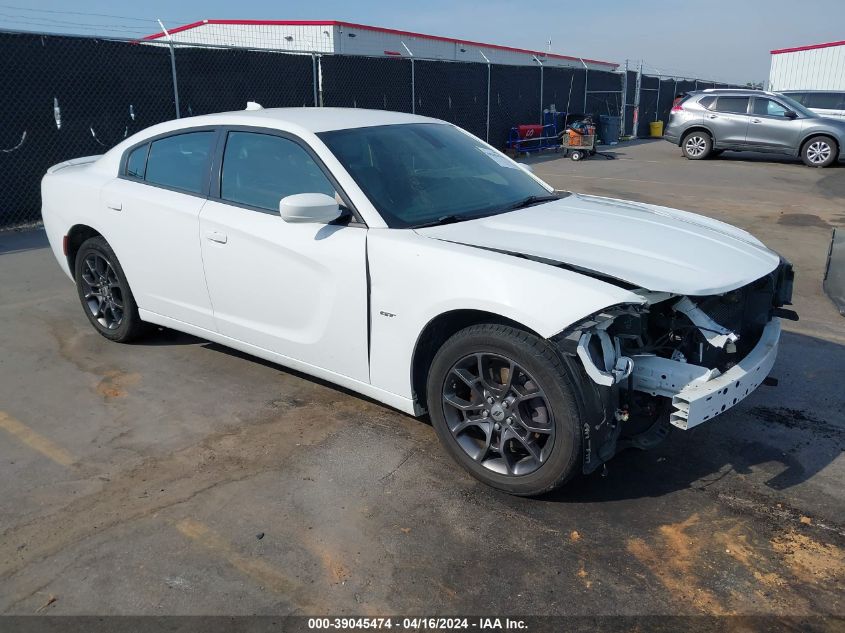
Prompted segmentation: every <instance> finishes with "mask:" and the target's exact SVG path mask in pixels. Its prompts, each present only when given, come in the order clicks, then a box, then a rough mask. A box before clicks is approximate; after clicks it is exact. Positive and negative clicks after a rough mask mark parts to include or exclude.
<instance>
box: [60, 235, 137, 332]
mask: <svg viewBox="0 0 845 633" xmlns="http://www.w3.org/2000/svg"><path fill="white" fill-rule="evenodd" d="M74 268H75V275H74V277H75V278H76V289H77V292H78V293H79V300H80V302H81V303H82V309H83V310H84V311H85V316H87V317H88V320H89V321H90V322H91V325H93V326H94V329H95V330H97V332H99V333H100V334H102V335H103V336H104V337H106V338H107V339H109V340H111V341H116V342H118V343H126V342H128V341H130V340H132V339H134V338H137V337H138V335H140V334H141V333H143V332H144V330H145V329H146V324H145V323H144V322H143V321H141V317H140V316H139V315H138V306H137V305H136V304H135V297H134V296H133V295H132V291H131V290H130V289H129V284H128V283H127V281H126V275H125V274H124V273H123V268H122V267H121V266H120V262H119V261H118V260H117V256H116V255H115V254H114V251H113V250H112V248H111V246H109V243H108V242H107V241H106V240H105V239H103V238H102V237H99V236H98V237H92V238H90V239H87V240H85V242H83V243H82V246H81V247H80V248H79V252H78V253H77V255H76V262H75V267H74Z"/></svg>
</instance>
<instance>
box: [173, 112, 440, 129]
mask: <svg viewBox="0 0 845 633" xmlns="http://www.w3.org/2000/svg"><path fill="white" fill-rule="evenodd" d="M403 123H444V122H443V121H440V120H438V119H432V118H429V117H423V116H417V115H414V114H406V113H404V112H391V111H388V110H366V109H363V108H260V107H259V108H258V109H254V110H236V111H234V112H218V113H215V114H205V115H200V116H194V117H190V118H184V119H176V120H173V121H168V122H167V123H165V124H162V125H167V126H170V127H172V129H179V128H183V127H199V126H205V125H247V126H259V127H269V128H279V129H281V130H290V129H292V128H298V129H300V130H307V131H309V132H313V133H318V132H328V131H331V130H348V129H350V128H360V127H372V126H376V125H398V124H403Z"/></svg>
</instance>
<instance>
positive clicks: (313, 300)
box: [200, 129, 369, 382]
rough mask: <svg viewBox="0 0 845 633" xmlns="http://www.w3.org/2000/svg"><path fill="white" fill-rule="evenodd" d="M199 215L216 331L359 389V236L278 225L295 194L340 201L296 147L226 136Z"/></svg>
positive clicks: (330, 182)
mask: <svg viewBox="0 0 845 633" xmlns="http://www.w3.org/2000/svg"><path fill="white" fill-rule="evenodd" d="M213 173H214V176H213V179H212V188H211V197H210V199H209V201H208V202H207V203H206V205H205V207H204V208H203V210H202V213H201V214H200V241H201V243H202V247H201V248H202V260H203V263H204V267H205V279H206V282H207V284H208V291H209V294H210V296H211V302H212V305H213V306H214V319H215V322H216V325H217V330H218V331H219V332H220V333H221V334H223V335H225V336H227V337H230V338H233V339H236V340H238V341H243V342H245V343H248V344H250V345H254V346H256V347H260V348H262V349H265V350H269V351H271V352H274V353H276V354H280V355H282V356H285V357H287V358H290V359H294V360H296V361H299V362H302V363H307V364H308V365H311V366H314V367H319V368H322V369H326V370H329V371H332V372H334V373H337V374H341V375H343V376H347V377H350V378H353V379H356V380H360V381H365V382H368V381H369V367H368V354H367V352H368V331H367V328H368V312H367V310H368V305H367V304H368V301H367V266H366V240H367V229H366V226H364V225H363V224H362V223H360V222H355V221H352V222H350V221H348V220H347V221H346V222H345V223H333V224H316V223H288V222H285V221H284V220H282V218H281V216H280V214H279V202H280V200H281V199H282V198H284V197H285V196H289V195H293V194H298V193H326V194H330V195H334V196H336V197H338V196H339V198H338V199H339V200H341V201H342V202H344V204H345V205H348V204H349V203H348V200H347V199H346V198H345V197H344V196H343V194H342V192H339V191H338V189H339V186H338V185H337V184H336V181H335V180H334V179H333V177H331V175H330V174H329V173H328V171H327V170H326V168H325V167H324V166H323V165H322V163H321V162H320V161H319V159H318V158H317V157H316V155H315V154H314V153H313V152H312V151H310V149H309V148H308V147H307V146H306V145H305V144H304V142H302V141H300V140H298V139H295V138H293V137H291V136H287V135H284V134H281V133H278V132H273V131H260V130H253V129H230V130H228V131H226V133H225V139H222V141H221V144H220V147H219V148H218V154H217V158H216V164H215V167H214V169H213Z"/></svg>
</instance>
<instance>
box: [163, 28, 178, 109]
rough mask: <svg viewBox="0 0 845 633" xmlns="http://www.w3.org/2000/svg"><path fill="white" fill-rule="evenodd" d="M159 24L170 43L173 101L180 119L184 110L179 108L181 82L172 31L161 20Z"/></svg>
mask: <svg viewBox="0 0 845 633" xmlns="http://www.w3.org/2000/svg"><path fill="white" fill-rule="evenodd" d="M158 25H159V26H160V27H161V30H162V31H163V32H164V34H165V35H166V36H167V41H168V42H169V43H170V74H171V77H172V78H173V101H174V103H175V105H176V118H177V119H179V118H181V117H182V112H181V109H180V108H179V84H178V82H177V81H176V53H175V52H174V51H173V38H172V37H170V33H168V32H167V29H166V28H164V24H163V23H162V21H161V20H158Z"/></svg>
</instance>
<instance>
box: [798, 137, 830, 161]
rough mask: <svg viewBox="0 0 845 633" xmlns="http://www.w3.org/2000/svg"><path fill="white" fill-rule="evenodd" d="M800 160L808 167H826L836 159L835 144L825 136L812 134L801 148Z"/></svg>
mask: <svg viewBox="0 0 845 633" xmlns="http://www.w3.org/2000/svg"><path fill="white" fill-rule="evenodd" d="M801 160H803V161H804V164H805V165H807V166H808V167H828V166H829V165H831V164H832V163H833V161H835V160H836V145H835V144H834V143H833V141H831V140H830V139H829V138H827V137H826V136H814V137H813V138H811V139H810V140H808V141H807V142H806V143H804V147H802V148H801Z"/></svg>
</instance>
